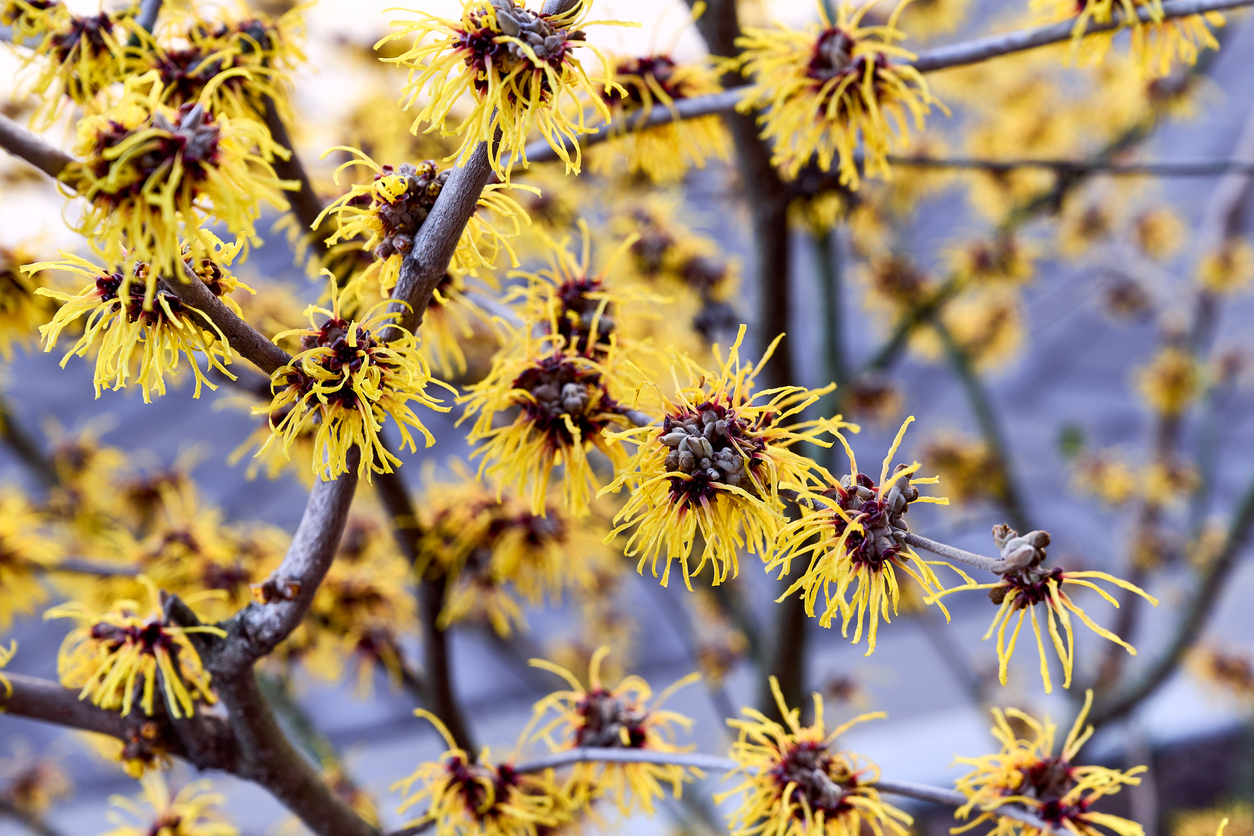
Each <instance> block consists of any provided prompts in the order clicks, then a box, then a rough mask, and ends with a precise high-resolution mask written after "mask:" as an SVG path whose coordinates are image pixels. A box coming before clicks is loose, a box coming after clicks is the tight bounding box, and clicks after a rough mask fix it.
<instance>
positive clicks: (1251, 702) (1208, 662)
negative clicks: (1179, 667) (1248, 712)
mask: <svg viewBox="0 0 1254 836" xmlns="http://www.w3.org/2000/svg"><path fill="white" fill-rule="evenodd" d="M1186 664H1187V667H1188V669H1189V672H1190V673H1192V674H1193V676H1194V677H1196V678H1197V679H1200V680H1201V681H1202V682H1204V683H1206V684H1207V685H1210V686H1214V687H1218V688H1219V689H1220V690H1221V691H1223V692H1224V693H1226V694H1227V695H1228V696H1231V697H1235V698H1236V699H1237V700H1238V701H1239V702H1241V703H1243V704H1245V705H1248V706H1251V707H1254V659H1251V658H1250V657H1249V656H1248V655H1245V654H1241V653H1236V652H1230V651H1227V650H1222V649H1220V648H1218V647H1199V648H1196V649H1194V650H1193V651H1192V652H1191V653H1190V654H1189V656H1188V661H1187V663H1186Z"/></svg>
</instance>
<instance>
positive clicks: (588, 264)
mask: <svg viewBox="0 0 1254 836" xmlns="http://www.w3.org/2000/svg"><path fill="white" fill-rule="evenodd" d="M578 226H579V231H580V234H581V237H582V243H583V246H582V248H581V249H580V250H579V251H578V253H575V252H572V251H571V246H570V241H569V239H566V238H562V239H560V240H553V241H549V243H548V246H547V247H546V250H545V256H546V259H547V261H548V267H547V268H540V269H538V270H536V271H524V270H516V271H513V272H512V273H511V274H510V275H511V276H515V277H519V278H525V279H526V280H527V284H526V285H525V286H523V287H518V288H515V289H513V290H511V291H510V292H509V293H508V294H507V295H506V301H507V302H509V303H514V302H517V303H519V304H518V307H519V311H518V315H519V317H520V318H521V319H522V321H523V327H524V328H528V327H529V328H532V329H534V330H536V331H538V332H539V333H541V334H545V335H550V336H558V337H560V338H561V339H560V341H555V345H561V346H562V347H563V348H564V350H566V351H569V352H571V353H574V354H579V355H582V356H584V357H588V358H591V359H593V360H596V361H598V362H608V361H609V360H610V357H611V355H613V354H615V353H616V350H617V348H618V347H620V346H622V347H627V348H631V349H633V350H634V349H637V348H638V347H639V345H638V343H637V342H636V341H635V340H630V339H628V338H626V337H624V336H623V334H622V333H621V332H622V330H623V329H622V328H621V326H622V325H623V324H624V323H634V321H636V320H639V319H643V318H648V317H649V315H650V314H649V311H650V310H652V309H654V308H656V307H658V306H661V305H663V304H665V303H666V302H667V300H666V299H665V298H663V297H660V296H657V295H655V294H652V293H649V292H648V291H647V290H645V289H644V288H641V287H639V286H636V285H634V284H630V283H625V282H622V281H614V280H613V279H614V275H615V273H616V272H617V271H616V269H615V268H616V266H617V265H618V264H619V262H620V261H621V259H622V258H623V256H624V255H626V254H627V253H628V252H629V251H630V248H631V246H632V244H633V239H632V238H630V237H629V238H628V239H627V240H625V241H623V242H622V244H620V245H619V247H618V248H617V249H616V250H615V251H614V252H613V253H612V254H611V255H610V256H609V258H607V259H605V263H604V264H603V265H602V266H601V268H600V269H599V270H598V271H596V272H595V273H593V271H592V236H591V233H590V232H589V231H588V224H587V222H586V221H584V220H583V219H582V218H581V219H580V220H579V221H578Z"/></svg>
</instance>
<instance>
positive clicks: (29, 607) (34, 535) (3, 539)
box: [0, 487, 61, 630]
mask: <svg viewBox="0 0 1254 836" xmlns="http://www.w3.org/2000/svg"><path fill="white" fill-rule="evenodd" d="M45 522H46V521H45V519H44V515H43V514H40V513H39V512H38V511H37V510H36V509H35V508H34V507H33V506H32V505H31V503H30V501H29V500H28V499H26V497H25V496H23V495H22V493H21V492H20V491H18V490H16V489H14V488H12V487H10V488H7V489H5V490H4V491H2V492H0V630H8V629H9V628H10V627H11V626H13V617H14V616H18V615H25V614H27V613H31V612H34V611H35V609H36V607H38V606H39V605H40V604H42V603H43V602H44V601H45V600H47V598H48V593H47V591H45V589H44V586H43V583H42V582H41V581H40V575H41V574H42V573H43V572H45V571H47V569H48V568H49V566H50V565H51V564H52V563H53V562H54V561H55V560H56V559H57V558H58V557H60V555H61V548H60V547H59V546H58V545H57V543H56V541H55V540H53V539H51V538H49V537H48V536H47V535H46V534H45V533H44V528H45Z"/></svg>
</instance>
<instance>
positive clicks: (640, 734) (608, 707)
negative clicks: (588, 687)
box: [575, 689, 648, 749]
mask: <svg viewBox="0 0 1254 836" xmlns="http://www.w3.org/2000/svg"><path fill="white" fill-rule="evenodd" d="M576 710H577V711H578V712H579V716H580V718H581V719H582V720H583V724H582V725H581V726H580V727H579V729H578V731H577V732H576V733H575V745H576V746H578V747H585V746H586V747H589V748H603V749H604V748H613V749H624V748H626V749H639V748H641V747H643V746H644V742H645V737H646V731H645V728H644V722H645V720H646V719H647V718H648V714H647V713H646V712H645V711H644V710H643V709H642V708H640V706H638V705H634V704H630V703H625V702H624V701H623V700H622V699H620V698H619V697H616V696H614V695H613V694H612V693H610V692H609V691H606V690H604V689H598V690H595V691H592V692H590V693H589V694H588V695H587V696H586V697H585V698H584V699H583V700H581V701H580V702H579V704H578V706H576ZM624 731H625V732H626V734H625V735H624V734H623V732H624ZM624 737H625V738H626V741H627V742H626V743H624V742H623V740H624Z"/></svg>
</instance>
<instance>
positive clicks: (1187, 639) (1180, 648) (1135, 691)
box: [1089, 482, 1254, 726]
mask: <svg viewBox="0 0 1254 836" xmlns="http://www.w3.org/2000/svg"><path fill="white" fill-rule="evenodd" d="M1251 529H1254V482H1251V483H1250V486H1249V487H1248V488H1247V489H1246V492H1245V495H1244V496H1243V497H1242V499H1241V502H1240V504H1239V505H1238V507H1237V509H1236V512H1235V514H1234V515H1233V518H1232V523H1231V525H1230V526H1229V528H1228V536H1227V539H1226V540H1225V541H1224V547H1223V549H1222V550H1221V551H1220V552H1219V554H1218V555H1216V556H1215V558H1214V560H1213V561H1212V562H1211V563H1210V565H1209V566H1207V568H1206V570H1205V573H1204V574H1203V575H1202V578H1201V580H1200V581H1199V582H1198V585H1197V588H1196V589H1195V590H1194V592H1193V596H1192V598H1190V600H1189V603H1188V604H1187V605H1186V606H1185V608H1184V613H1183V614H1182V616H1181V618H1180V621H1179V623H1178V625H1177V627H1176V633H1175V635H1174V636H1173V637H1172V640H1171V643H1170V645H1169V646H1168V647H1167V650H1165V651H1164V652H1163V654H1162V655H1161V656H1159V658H1158V659H1157V661H1155V662H1154V663H1153V664H1152V665H1150V667H1149V670H1147V671H1146V672H1145V673H1144V674H1143V675H1142V676H1141V678H1140V679H1138V680H1137V681H1136V682H1133V683H1132V684H1131V685H1129V686H1127V687H1126V688H1124V689H1123V690H1122V691H1120V692H1118V693H1116V694H1115V696H1113V697H1112V698H1111V699H1109V700H1102V701H1098V703H1097V704H1096V705H1094V706H1093V711H1092V713H1091V714H1090V715H1089V722H1091V723H1092V724H1093V725H1094V726H1102V725H1104V724H1106V723H1108V722H1110V721H1111V720H1116V719H1118V718H1120V717H1123V716H1125V715H1126V714H1128V712H1130V711H1132V709H1134V708H1136V707H1137V706H1138V705H1140V703H1141V702H1142V701H1143V700H1144V699H1146V698H1147V697H1149V696H1150V695H1151V694H1153V693H1154V692H1155V691H1157V690H1158V687H1159V686H1160V685H1162V684H1163V682H1165V681H1166V680H1167V677H1168V676H1170V675H1171V672H1172V671H1174V670H1175V669H1176V666H1177V665H1179V664H1180V660H1181V659H1183V658H1184V654H1185V653H1186V652H1188V650H1189V649H1190V648H1191V647H1193V645H1194V644H1195V643H1196V642H1197V640H1198V638H1199V637H1200V636H1201V632H1202V628H1203V627H1204V626H1205V625H1206V620H1207V619H1208V618H1209V617H1210V616H1211V614H1212V613H1213V612H1214V610H1215V604H1216V602H1217V601H1218V600H1219V593H1220V592H1222V591H1223V587H1224V583H1225V582H1226V581H1227V580H1228V576H1229V575H1230V574H1231V572H1232V570H1233V568H1234V567H1235V566H1236V562H1237V557H1238V556H1239V555H1240V553H1241V550H1242V549H1243V548H1244V547H1245V545H1246V543H1247V542H1248V540H1249V538H1250V532H1251Z"/></svg>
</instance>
